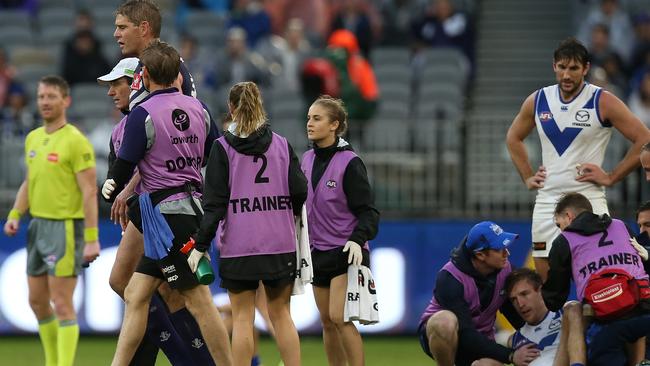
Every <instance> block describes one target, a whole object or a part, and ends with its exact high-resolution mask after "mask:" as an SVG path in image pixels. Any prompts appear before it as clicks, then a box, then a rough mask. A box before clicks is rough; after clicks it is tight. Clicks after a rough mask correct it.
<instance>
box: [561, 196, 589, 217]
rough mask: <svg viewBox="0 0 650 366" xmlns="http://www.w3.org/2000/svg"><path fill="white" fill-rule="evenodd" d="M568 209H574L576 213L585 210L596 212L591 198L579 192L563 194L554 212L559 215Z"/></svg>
mask: <svg viewBox="0 0 650 366" xmlns="http://www.w3.org/2000/svg"><path fill="white" fill-rule="evenodd" d="M567 209H571V210H573V211H574V212H575V213H576V215H577V214H579V213H581V212H584V211H587V212H594V209H593V207H591V202H589V199H587V197H585V196H583V195H582V194H580V193H577V192H569V193H565V194H564V195H562V197H560V200H559V201H557V204H556V205H555V211H554V212H553V214H554V215H555V216H557V215H559V214H561V213H562V212H564V211H566V210H567Z"/></svg>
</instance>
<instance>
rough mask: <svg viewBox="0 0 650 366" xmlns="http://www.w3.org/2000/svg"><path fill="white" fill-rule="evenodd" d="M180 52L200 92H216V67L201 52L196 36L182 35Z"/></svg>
mask: <svg viewBox="0 0 650 366" xmlns="http://www.w3.org/2000/svg"><path fill="white" fill-rule="evenodd" d="M180 41H181V44H180V47H179V52H180V54H181V58H182V59H183V62H184V63H185V65H186V66H187V68H188V70H192V78H193V79H194V84H195V85H196V87H197V89H198V90H205V89H209V90H215V88H216V81H215V79H214V78H215V76H214V65H213V64H212V63H211V62H210V61H209V60H207V59H206V57H203V56H202V55H201V53H200V52H199V43H198V41H197V40H196V38H194V36H192V35H190V34H188V33H185V34H182V35H181V40H180Z"/></svg>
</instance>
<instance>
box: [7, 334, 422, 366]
mask: <svg viewBox="0 0 650 366" xmlns="http://www.w3.org/2000/svg"><path fill="white" fill-rule="evenodd" d="M116 341H117V338H116V337H84V336H82V337H81V340H80V342H79V349H78V351H77V360H76V363H75V365H77V366H91V365H92V366H94V365H108V364H109V363H110V360H111V357H112V355H113V351H114V350H115V343H116ZM300 343H301V350H302V364H303V365H305V366H327V361H326V358H325V352H324V351H323V343H322V340H321V339H320V338H316V337H302V338H301V339H300ZM364 350H365V353H366V365H369V366H388V365H391V366H394V365H399V366H420V365H422V366H425V365H426V366H431V365H435V363H434V362H433V361H431V359H430V358H427V357H426V356H425V355H424V353H422V351H421V350H420V346H419V344H418V340H417V338H415V337H365V338H364ZM260 354H261V357H262V361H263V364H264V366H276V365H277V364H278V362H279V361H280V354H279V353H278V351H277V348H276V346H275V343H273V341H272V340H271V339H269V338H263V339H262V342H261V345H260ZM0 360H2V364H3V365H12V366H37V365H42V364H43V362H44V361H43V352H42V350H41V346H40V342H39V341H38V338H37V337H3V338H0ZM168 365H169V362H168V361H167V359H166V358H165V357H164V355H162V353H161V354H160V356H159V357H158V362H157V363H156V366H168Z"/></svg>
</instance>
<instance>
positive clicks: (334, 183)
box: [325, 179, 336, 189]
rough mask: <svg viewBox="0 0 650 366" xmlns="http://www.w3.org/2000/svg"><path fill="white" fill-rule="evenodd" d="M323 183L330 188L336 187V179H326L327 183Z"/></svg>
mask: <svg viewBox="0 0 650 366" xmlns="http://www.w3.org/2000/svg"><path fill="white" fill-rule="evenodd" d="M325 185H326V186H327V187H328V188H332V189H334V188H336V181H335V180H332V179H330V180H328V181H327V183H325Z"/></svg>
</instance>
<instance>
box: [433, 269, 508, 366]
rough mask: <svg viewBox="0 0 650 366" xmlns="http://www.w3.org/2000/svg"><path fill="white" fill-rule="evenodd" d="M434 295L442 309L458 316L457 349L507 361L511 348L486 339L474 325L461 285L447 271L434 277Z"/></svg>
mask: <svg viewBox="0 0 650 366" xmlns="http://www.w3.org/2000/svg"><path fill="white" fill-rule="evenodd" d="M434 296H435V297H436V300H437V301H438V304H440V305H441V306H442V307H443V308H444V309H446V310H449V311H451V312H452V313H454V315H456V318H458V349H459V350H463V352H468V353H472V354H474V355H477V356H480V357H481V358H483V357H488V358H492V359H495V360H497V361H501V362H504V363H508V362H509V360H508V357H509V356H510V352H511V351H512V350H511V349H509V348H507V347H504V346H502V345H500V344H498V343H496V342H494V341H492V340H490V339H488V338H487V337H486V336H484V335H483V334H481V333H479V331H478V330H477V329H476V327H475V326H474V323H473V322H472V316H471V312H470V309H469V304H468V303H467V301H465V295H464V289H463V285H462V284H461V283H460V282H458V280H456V279H455V278H454V277H453V276H452V275H451V274H450V273H449V272H447V271H440V272H439V273H438V276H437V278H436V289H435V290H434Z"/></svg>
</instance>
